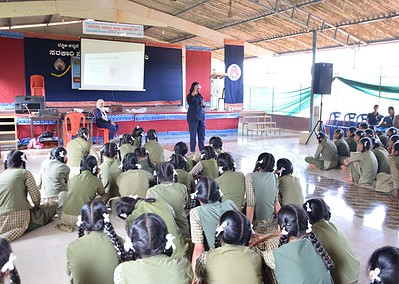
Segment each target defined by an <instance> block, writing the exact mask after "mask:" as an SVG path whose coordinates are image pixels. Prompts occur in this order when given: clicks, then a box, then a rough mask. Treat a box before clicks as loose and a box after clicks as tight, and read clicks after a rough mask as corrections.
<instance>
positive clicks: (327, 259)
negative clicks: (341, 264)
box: [307, 232, 335, 270]
mask: <svg viewBox="0 0 399 284" xmlns="http://www.w3.org/2000/svg"><path fill="white" fill-rule="evenodd" d="M307 238H308V239H309V240H310V241H311V242H312V244H313V246H314V248H315V249H316V251H317V253H318V254H319V255H320V256H321V258H322V259H323V262H324V264H325V265H326V267H327V269H328V270H332V269H334V267H335V265H334V261H333V260H332V259H331V257H330V255H329V254H328V253H327V251H326V250H325V249H324V247H323V245H322V244H321V243H320V241H319V240H318V239H317V238H316V235H315V234H314V233H313V232H310V233H308V234H307Z"/></svg>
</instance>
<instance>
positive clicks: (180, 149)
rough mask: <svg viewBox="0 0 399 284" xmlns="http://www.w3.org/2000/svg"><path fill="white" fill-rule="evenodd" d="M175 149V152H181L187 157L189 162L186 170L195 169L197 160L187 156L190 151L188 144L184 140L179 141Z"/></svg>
mask: <svg viewBox="0 0 399 284" xmlns="http://www.w3.org/2000/svg"><path fill="white" fill-rule="evenodd" d="M173 151H174V153H175V154H180V155H182V156H183V157H184V158H185V159H186V163H187V167H186V171H187V172H190V171H191V170H192V169H193V167H194V165H195V162H194V160H193V159H192V158H190V157H187V153H188V146H187V144H186V143H184V142H177V143H176V145H175V147H174V148H173Z"/></svg>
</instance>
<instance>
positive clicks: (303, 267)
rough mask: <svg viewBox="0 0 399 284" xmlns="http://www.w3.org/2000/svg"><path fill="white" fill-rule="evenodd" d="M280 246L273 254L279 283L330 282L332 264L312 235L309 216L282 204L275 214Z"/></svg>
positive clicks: (296, 206)
mask: <svg viewBox="0 0 399 284" xmlns="http://www.w3.org/2000/svg"><path fill="white" fill-rule="evenodd" d="M277 222H278V225H279V228H280V231H281V237H280V247H279V248H278V249H276V250H275V251H274V252H273V255H274V259H275V262H276V269H275V274H276V278H277V281H278V283H279V284H292V283H318V284H331V283H333V281H332V279H331V275H330V272H329V270H331V269H333V268H334V262H333V261H332V259H331V257H330V256H329V255H328V253H327V252H326V251H325V249H324V247H323V246H322V245H321V244H320V242H319V240H318V239H317V238H316V236H315V234H314V233H313V232H312V229H311V225H310V223H309V219H308V216H307V214H306V212H305V211H304V210H303V209H302V207H300V206H298V205H284V206H283V207H281V209H280V211H279V212H278V216H277Z"/></svg>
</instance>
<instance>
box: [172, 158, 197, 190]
mask: <svg viewBox="0 0 399 284" xmlns="http://www.w3.org/2000/svg"><path fill="white" fill-rule="evenodd" d="M186 161H187V159H186V158H185V157H183V156H182V155H180V154H172V155H171V156H170V158H169V163H171V164H172V165H173V166H174V167H175V170H176V172H177V182H178V183H181V184H184V185H185V186H186V187H187V192H188V194H191V193H194V188H195V184H194V180H193V176H192V175H191V174H189V173H188V172H187V171H186V167H187V162H186Z"/></svg>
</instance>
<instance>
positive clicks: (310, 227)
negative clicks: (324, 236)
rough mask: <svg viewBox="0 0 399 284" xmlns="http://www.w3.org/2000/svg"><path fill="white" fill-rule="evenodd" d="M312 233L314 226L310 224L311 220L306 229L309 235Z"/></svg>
mask: <svg viewBox="0 0 399 284" xmlns="http://www.w3.org/2000/svg"><path fill="white" fill-rule="evenodd" d="M311 232H312V225H311V224H310V222H309V220H308V228H307V229H306V234H309V233H311Z"/></svg>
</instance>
